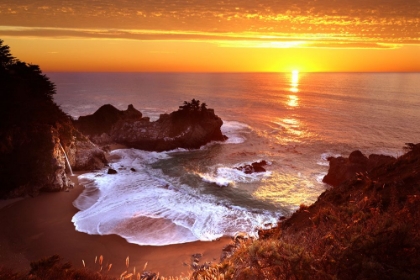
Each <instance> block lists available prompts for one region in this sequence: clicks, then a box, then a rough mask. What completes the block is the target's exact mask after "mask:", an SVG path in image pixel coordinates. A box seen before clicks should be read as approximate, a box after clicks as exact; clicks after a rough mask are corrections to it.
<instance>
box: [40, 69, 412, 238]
mask: <svg viewBox="0 0 420 280" xmlns="http://www.w3.org/2000/svg"><path fill="white" fill-rule="evenodd" d="M47 76H48V77H50V79H51V80H52V81H53V82H54V83H55V84H56V86H57V94H56V95H55V101H56V103H57V104H59V105H60V106H61V108H62V109H63V110H64V111H65V112H66V113H68V114H69V115H71V116H73V117H75V118H77V117H78V116H81V115H86V114H92V113H93V112H94V111H96V110H97V109H98V108H99V107H100V106H101V105H103V104H112V105H114V106H115V107H117V108H119V109H126V108H127V106H128V105H129V104H133V105H134V107H135V108H137V109H138V110H140V111H141V112H142V113H143V115H144V116H148V117H150V118H151V120H156V119H158V117H159V115H160V114H162V113H170V112H172V111H175V110H177V109H178V106H179V105H182V103H183V102H184V101H190V100H191V99H193V98H195V99H198V100H200V101H201V102H205V103H206V104H207V105H208V107H209V108H213V109H214V110H215V113H216V114H217V115H218V116H220V117H221V118H222V120H223V121H224V124H223V126H222V131H223V133H224V134H225V135H227V136H228V137H229V139H228V140H227V141H226V142H223V143H220V142H216V143H210V144H208V145H206V146H204V147H202V148H200V149H197V150H184V149H178V150H173V151H168V152H162V153H157V152H146V151H140V150H135V149H121V150H115V151H113V152H112V154H113V158H114V160H113V161H112V162H111V163H110V165H111V167H112V168H114V169H116V170H118V174H116V175H108V174H106V169H104V170H98V171H95V172H91V173H87V174H83V175H80V176H79V181H80V182H81V183H82V184H83V185H84V186H85V190H84V192H83V193H82V194H81V195H80V196H79V198H78V199H77V200H76V201H75V202H74V205H75V206H76V207H77V208H78V209H79V210H80V211H79V212H78V213H77V214H76V215H75V216H74V217H73V219H72V221H73V223H74V225H75V228H76V230H78V231H81V232H85V233H88V234H100V235H105V234H117V235H120V236H122V237H123V238H125V239H126V240H127V241H128V242H130V243H135V244H139V245H154V246H163V245H168V244H176V243H185V242H192V241H197V240H202V241H210V240H215V239H217V238H219V237H222V236H233V235H235V234H237V233H242V232H245V233H248V234H249V235H250V236H253V237H258V233H257V232H258V229H262V228H270V227H272V226H275V225H276V224H277V221H278V220H279V218H280V217H282V216H286V217H287V216H289V215H291V213H293V211H295V210H296V209H297V208H299V206H300V205H301V204H305V205H309V204H311V203H313V202H315V201H316V199H317V197H318V196H319V195H320V194H321V193H322V192H323V191H324V190H325V189H327V188H329V186H327V185H326V184H324V183H322V178H323V176H324V175H325V174H326V173H327V171H328V161H327V158H328V157H329V156H340V155H342V156H348V155H349V154H350V153H351V152H352V151H353V150H356V149H359V150H360V151H362V152H363V153H364V154H366V155H369V154H371V153H379V154H387V155H392V156H399V155H401V154H402V153H403V149H402V148H403V146H404V144H405V143H407V142H413V143H417V142H419V138H420V133H419V132H420V129H419V125H418V124H419V123H420V122H419V121H420V73H297V72H296V73H228V74H227V73H223V74H222V73H47ZM259 160H266V161H267V162H268V163H269V165H267V166H266V169H267V172H265V173H254V174H245V173H243V172H241V171H239V170H237V169H236V168H235V167H238V166H240V165H243V164H246V163H252V162H255V161H259ZM130 168H135V169H136V170H137V172H132V171H130Z"/></svg>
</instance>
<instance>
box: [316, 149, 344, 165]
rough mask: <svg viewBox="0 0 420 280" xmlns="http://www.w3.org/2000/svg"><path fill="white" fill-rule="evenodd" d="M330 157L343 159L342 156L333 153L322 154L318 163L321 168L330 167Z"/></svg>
mask: <svg viewBox="0 0 420 280" xmlns="http://www.w3.org/2000/svg"><path fill="white" fill-rule="evenodd" d="M329 157H341V154H337V153H333V152H326V153H322V154H321V156H320V159H319V160H318V161H317V162H316V164H318V165H321V166H329V165H330V163H329V161H328V158H329Z"/></svg>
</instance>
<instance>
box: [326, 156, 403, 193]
mask: <svg viewBox="0 0 420 280" xmlns="http://www.w3.org/2000/svg"><path fill="white" fill-rule="evenodd" d="M395 160H396V159H395V158H394V157H391V156H386V155H376V154H372V155H370V156H369V157H366V156H365V155H364V154H362V152H360V151H359V150H356V151H353V152H352V153H351V154H350V155H349V157H348V158H344V157H330V158H328V161H329V162H330V167H329V170H328V173H327V175H325V177H324V178H323V180H322V181H323V182H324V183H327V184H329V185H331V186H334V187H336V186H338V185H340V184H342V183H343V182H345V181H348V180H352V179H354V178H356V176H357V175H358V174H365V173H366V172H367V173H370V172H371V171H372V170H373V169H374V168H377V167H380V166H382V165H385V164H389V163H392V162H393V161H395Z"/></svg>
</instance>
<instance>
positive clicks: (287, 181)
mask: <svg viewBox="0 0 420 280" xmlns="http://www.w3.org/2000/svg"><path fill="white" fill-rule="evenodd" d="M289 86H290V88H289V92H291V93H292V94H288V95H287V99H286V101H285V105H286V107H287V108H288V109H290V110H295V109H297V108H299V106H300V104H299V102H300V99H299V96H298V95H297V94H298V93H299V71H298V70H293V71H292V72H291V74H290V84H289ZM271 122H272V123H273V124H275V125H278V126H279V127H281V131H282V133H279V134H278V135H276V136H275V138H276V140H277V142H278V143H281V144H285V145H287V143H291V142H301V141H304V139H307V138H309V137H311V133H310V132H309V131H308V130H307V128H305V124H304V123H302V121H301V120H299V119H298V118H297V117H296V115H295V114H294V112H293V113H291V114H290V115H289V116H287V117H283V118H276V119H274V120H272V121H271ZM263 182H264V184H263V185H262V186H261V187H259V188H258V189H257V190H256V191H255V192H254V193H253V195H254V196H255V197H257V198H259V199H262V200H268V201H275V202H276V203H279V204H286V205H300V204H302V203H303V204H305V203H309V204H310V203H312V202H313V200H314V199H316V197H317V195H318V192H317V191H314V183H313V182H312V181H311V180H310V178H305V176H304V175H302V174H301V173H300V172H299V171H298V170H285V171H284V172H282V173H281V172H274V173H273V174H272V175H271V176H270V177H267V178H265V179H264V180H263ZM303 189H306V190H307V192H302V190H303ZM312 192H313V193H312Z"/></svg>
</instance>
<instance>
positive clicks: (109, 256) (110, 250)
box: [0, 147, 231, 277]
mask: <svg viewBox="0 0 420 280" xmlns="http://www.w3.org/2000/svg"><path fill="white" fill-rule="evenodd" d="M113 148H115V147H113ZM80 174H81V173H79V174H76V175H75V176H73V177H72V180H74V181H75V183H76V184H75V187H74V188H73V189H71V190H70V191H69V192H65V191H61V192H58V193H41V194H40V195H39V196H37V197H34V198H26V199H21V200H17V201H13V202H12V203H9V204H7V205H6V206H4V207H3V208H0V225H1V228H2V229H1V230H0V264H1V265H3V266H5V267H10V268H12V269H14V270H16V271H20V272H24V271H29V269H30V262H32V261H37V260H39V259H41V258H44V257H50V256H52V255H54V254H58V255H60V256H61V257H62V258H63V259H64V261H69V262H71V263H72V264H73V266H74V267H76V268H77V267H79V268H82V267H83V264H82V260H84V262H85V264H86V267H87V268H90V269H92V270H93V271H95V270H99V266H98V265H97V264H96V265H95V263H94V262H95V257H98V258H99V256H100V255H103V257H104V262H103V264H104V267H105V266H107V265H108V264H110V263H112V268H111V270H110V272H109V275H111V276H119V275H120V274H121V273H122V272H124V271H126V270H127V267H126V258H127V257H129V259H130V265H129V268H128V270H129V271H130V270H131V271H132V269H133V268H134V267H136V270H137V271H141V269H142V268H143V267H144V265H145V263H146V262H147V268H146V270H148V271H153V272H156V273H157V272H159V273H160V275H162V276H165V277H168V276H179V275H188V274H189V273H190V272H192V271H193V270H192V268H191V267H190V265H191V263H192V255H193V254H202V258H201V259H200V263H199V264H204V263H205V262H212V263H213V262H218V261H219V259H220V255H221V253H222V249H223V248H224V247H225V246H226V245H228V244H230V243H231V238H228V237H225V238H221V239H220V240H218V241H213V242H200V241H197V242H191V243H185V244H176V245H169V246H139V245H136V244H130V243H128V242H127V241H126V240H125V239H123V238H121V237H119V236H117V235H104V236H100V235H88V234H86V233H81V232H78V231H76V230H75V228H74V225H73V223H72V222H71V218H72V217H73V215H74V214H75V213H77V211H78V210H77V209H76V208H75V207H74V206H73V204H72V203H73V201H74V200H75V199H76V198H77V197H78V196H79V194H80V193H81V192H82V191H83V189H84V188H83V186H82V185H80V184H78V182H77V176H78V175H80ZM104 270H105V268H104Z"/></svg>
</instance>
